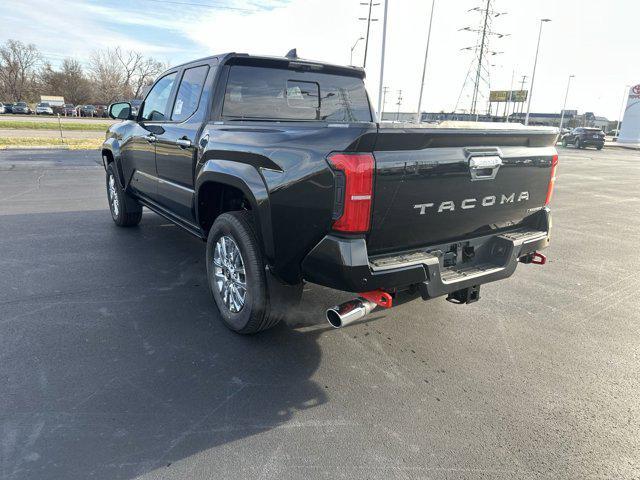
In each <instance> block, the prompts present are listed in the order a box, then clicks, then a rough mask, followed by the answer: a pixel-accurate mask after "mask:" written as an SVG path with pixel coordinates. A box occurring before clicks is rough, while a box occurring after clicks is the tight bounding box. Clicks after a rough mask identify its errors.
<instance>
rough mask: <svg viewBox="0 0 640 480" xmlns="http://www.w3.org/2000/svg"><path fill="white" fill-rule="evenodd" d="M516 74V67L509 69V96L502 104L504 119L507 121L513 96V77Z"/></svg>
mask: <svg viewBox="0 0 640 480" xmlns="http://www.w3.org/2000/svg"><path fill="white" fill-rule="evenodd" d="M515 75H516V69H515V68H514V69H513V70H511V84H510V85H509V96H508V97H507V101H506V102H505V105H504V121H505V123H509V107H510V106H511V97H513V77H514V76H515Z"/></svg>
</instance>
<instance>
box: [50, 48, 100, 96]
mask: <svg viewBox="0 0 640 480" xmlns="http://www.w3.org/2000/svg"><path fill="white" fill-rule="evenodd" d="M40 89H41V91H42V93H46V94H49V95H61V96H63V97H64V98H65V101H67V102H71V103H74V104H79V103H85V102H88V101H90V100H91V96H92V94H93V92H92V88H91V83H90V82H89V80H88V79H87V77H86V76H85V74H84V71H83V69H82V65H81V64H80V62H78V61H77V60H74V59H71V58H66V59H64V61H63V62H62V66H61V67H60V70H54V69H53V68H52V67H51V64H49V63H47V64H45V65H44V66H43V68H42V69H41V71H40Z"/></svg>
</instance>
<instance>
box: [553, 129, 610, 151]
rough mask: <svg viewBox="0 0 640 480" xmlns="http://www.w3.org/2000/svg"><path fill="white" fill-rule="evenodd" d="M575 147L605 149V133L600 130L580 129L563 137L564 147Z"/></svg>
mask: <svg viewBox="0 0 640 480" xmlns="http://www.w3.org/2000/svg"><path fill="white" fill-rule="evenodd" d="M567 145H573V146H575V147H576V148H586V147H596V148H597V149H598V150H602V147H604V132H603V131H602V130H600V129H599V128H587V127H578V128H574V129H573V130H571V132H569V133H567V134H565V135H563V137H562V146H563V147H566V146H567Z"/></svg>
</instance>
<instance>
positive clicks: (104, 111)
mask: <svg viewBox="0 0 640 480" xmlns="http://www.w3.org/2000/svg"><path fill="white" fill-rule="evenodd" d="M96 117H101V118H108V117H109V107H108V106H106V105H96Z"/></svg>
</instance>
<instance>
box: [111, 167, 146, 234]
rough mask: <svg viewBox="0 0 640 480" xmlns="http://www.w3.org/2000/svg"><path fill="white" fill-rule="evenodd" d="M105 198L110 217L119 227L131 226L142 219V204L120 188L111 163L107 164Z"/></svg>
mask: <svg viewBox="0 0 640 480" xmlns="http://www.w3.org/2000/svg"><path fill="white" fill-rule="evenodd" d="M107 200H108V201H109V210H111V218H112V219H113V221H114V223H115V224H116V225H118V226H119V227H133V226H134V225H138V224H139V223H140V220H142V205H140V204H139V203H138V202H137V201H136V200H135V199H133V198H131V196H129V195H128V194H127V193H126V192H125V191H124V190H122V188H120V184H119V183H118V180H117V178H116V171H115V168H114V167H113V163H110V164H109V165H107Z"/></svg>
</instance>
